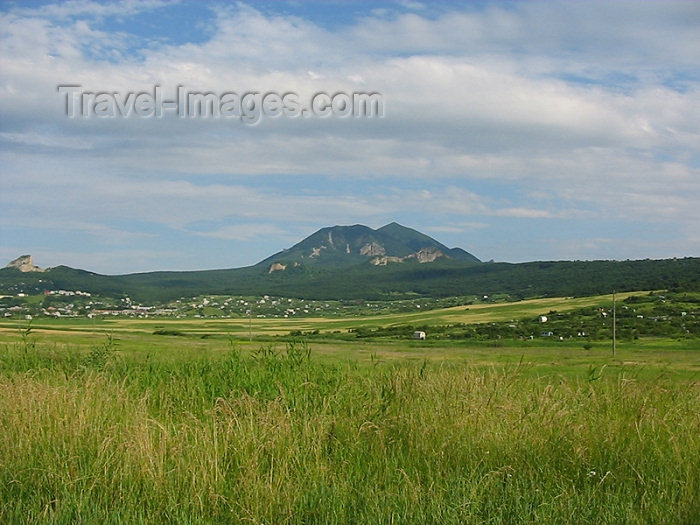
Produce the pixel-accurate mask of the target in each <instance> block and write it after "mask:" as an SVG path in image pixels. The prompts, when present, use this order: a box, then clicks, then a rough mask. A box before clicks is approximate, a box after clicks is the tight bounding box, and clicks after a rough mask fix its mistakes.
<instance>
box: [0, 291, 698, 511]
mask: <svg viewBox="0 0 700 525" xmlns="http://www.w3.org/2000/svg"><path fill="white" fill-rule="evenodd" d="M610 299H611V298H610V297H609V296H600V297H590V298H578V299H571V298H567V299H538V300H533V301H522V302H518V303H504V304H489V305H481V304H480V305H473V306H470V307H468V308H467V307H454V308H448V309H441V310H435V311H428V312H416V313H405V314H387V315H383V316H374V317H352V318H332V319H331V318H329V319H322V318H302V319H255V318H254V319H252V320H248V319H245V318H240V319H213V320H208V319H182V320H162V319H98V320H88V319H52V320H43V319H37V320H34V321H33V322H32V323H31V324H28V323H27V322H26V321H17V320H4V321H2V322H0V429H1V432H0V523H52V524H54V523H56V524H63V523H65V524H68V523H71V524H72V523H104V524H112V523H113V524H121V523H129V524H131V523H168V524H169V523H193V524H194V523H210V524H227V523H231V524H239V523H240V524H282V523H289V524H296V523H318V524H325V523H338V524H346V523H387V524H389V523H416V524H425V523H455V524H457V523H464V524H471V523H474V524H477V523H479V524H481V523H483V524H486V523H489V524H497V523H504V524H506V523H507V524H511V523H515V524H517V523H572V524H573V523H575V524H579V523H590V524H601V523H606V524H607V523H630V524H648V523H663V524H666V523H667V524H688V525H690V524H693V523H698V522H700V498H699V497H698V494H700V416H699V415H698V414H700V383H699V381H698V379H699V377H700V376H699V373H700V345H699V344H698V339H697V338H693V337H688V338H668V337H667V338H663V337H642V338H638V339H630V340H625V341H619V342H618V344H617V347H616V352H615V355H613V354H612V344H611V341H610V340H602V339H601V340H595V341H591V342H590V344H588V345H586V347H585V348H584V346H583V345H582V343H581V341H579V340H575V339H573V340H565V341H549V340H542V339H536V340H519V339H494V340H487V341H446V340H434V339H433V340H431V339H430V337H429V338H428V340H426V341H414V340H410V339H396V338H376V339H372V338H369V339H347V340H345V339H337V338H333V337H331V336H332V335H333V333H334V332H335V333H336V334H337V333H341V334H343V333H347V331H348V330H354V329H357V328H358V327H365V328H366V327H370V328H371V327H387V326H391V325H392V324H401V325H404V324H412V325H419V324H420V325H428V326H431V325H439V324H447V323H485V322H504V321H509V320H511V319H520V318H525V317H527V318H530V317H533V316H537V315H541V314H545V313H547V312H549V311H552V310H556V311H557V312H566V311H574V310H577V309H580V308H584V307H589V306H596V305H606V306H608V305H609V303H610ZM618 299H619V300H622V299H624V296H621V295H618ZM295 331H301V332H307V331H308V332H311V331H318V332H319V334H318V336H316V337H315V338H313V339H305V338H301V339H299V338H296V339H295V338H292V337H290V336H289V334H290V333H291V332H295ZM324 334H327V335H328V337H324Z"/></svg>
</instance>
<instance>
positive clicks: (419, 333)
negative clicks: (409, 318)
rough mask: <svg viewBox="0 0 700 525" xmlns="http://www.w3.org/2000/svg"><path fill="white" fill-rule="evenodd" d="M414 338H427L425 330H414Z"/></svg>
mask: <svg viewBox="0 0 700 525" xmlns="http://www.w3.org/2000/svg"><path fill="white" fill-rule="evenodd" d="M413 339H423V340H424V339H425V332H422V331H420V330H416V331H415V332H413Z"/></svg>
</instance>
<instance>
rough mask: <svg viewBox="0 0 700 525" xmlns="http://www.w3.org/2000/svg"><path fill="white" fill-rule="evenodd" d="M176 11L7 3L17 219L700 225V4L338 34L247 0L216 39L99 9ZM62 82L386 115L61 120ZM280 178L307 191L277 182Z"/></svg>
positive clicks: (422, 12)
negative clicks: (374, 103) (328, 105)
mask: <svg viewBox="0 0 700 525" xmlns="http://www.w3.org/2000/svg"><path fill="white" fill-rule="evenodd" d="M409 4H410V5H409ZM163 5H165V4H163V3H161V2H148V3H142V2H124V3H102V2H65V3H58V4H51V5H48V6H42V7H41V8H34V7H18V8H12V7H5V9H4V11H5V12H4V13H3V14H2V15H1V16H2V19H1V21H0V147H1V148H2V153H1V155H0V163H2V166H3V168H2V171H3V176H2V178H1V179H0V190H2V192H1V193H2V196H0V202H2V204H3V208H4V211H3V212H2V213H3V214H4V217H3V216H2V215H0V218H2V220H3V223H4V224H6V225H7V224H10V223H11V222H12V221H13V220H14V219H13V217H14V215H11V214H15V213H18V211H20V210H25V211H31V213H32V214H33V215H35V216H39V217H43V218H44V219H45V220H48V219H49V218H50V220H52V221H53V222H54V223H56V224H64V223H65V224H70V223H69V220H68V218H67V217H68V216H69V215H70V213H71V211H74V212H77V213H80V214H81V216H83V217H90V218H92V219H91V220H94V221H96V222H100V221H102V223H101V226H102V227H104V228H115V226H113V225H111V224H109V223H108V221H106V220H105V219H103V218H101V217H102V216H114V215H117V214H122V213H126V214H128V215H129V217H131V218H133V220H137V221H143V222H144V223H148V224H157V225H161V226H164V227H167V228H172V229H175V230H181V231H183V232H190V233H191V232H192V231H195V230H193V229H192V228H193V225H194V224H197V223H198V222H199V221H209V222H210V227H211V230H202V231H199V233H200V236H206V237H207V238H209V239H222V240H234V241H245V240H247V239H251V238H252V237H251V235H249V234H248V233H246V232H248V231H253V228H257V230H256V231H257V232H258V234H260V235H266V236H268V237H271V238H273V237H275V236H277V237H278V238H279V239H284V240H285V241H286V240H287V239H288V238H289V237H285V235H289V233H290V232H299V231H302V230H304V228H306V227H307V225H311V224H314V225H315V224H320V225H323V224H326V223H331V224H335V223H342V222H343V221H352V222H361V221H365V222H370V223H371V222H372V221H375V220H376V221H379V220H383V218H384V217H390V216H391V215H392V214H393V215H394V216H402V215H403V216H407V215H409V216H410V215H414V216H418V217H422V218H419V220H420V221H422V222H424V225H425V226H426V229H427V227H432V228H433V230H432V231H436V232H439V231H441V230H440V229H439V228H441V226H440V225H439V224H436V222H435V221H436V218H438V217H440V218H442V219H440V220H443V219H444V221H445V224H446V225H444V226H442V228H448V229H444V230H442V231H444V232H446V233H447V232H448V231H450V232H451V233H454V234H457V233H458V232H457V231H452V230H449V228H463V226H460V224H461V225H463V224H468V223H476V224H487V223H488V221H490V220H492V219H493V220H496V219H498V220H508V219H510V220H513V221H515V220H520V219H527V218H532V219H541V220H549V221H556V220H561V219H570V220H579V221H581V223H582V224H583V222H585V221H590V220H593V218H597V219H600V220H608V221H616V220H623V221H628V222H630V223H633V222H635V221H637V222H644V223H647V224H656V225H676V226H674V227H675V228H676V229H678V230H681V231H682V232H683V233H682V235H683V238H684V239H685V240H686V241H687V242H688V244H689V245H690V244H691V242H692V241H693V240H695V241H697V235H696V234H694V233H693V232H694V231H696V229H700V211H699V209H698V207H697V206H696V202H697V201H698V200H699V199H700V156H699V152H698V144H700V124H699V123H700V79H699V78H698V75H697V56H699V55H700V41H699V40H698V39H697V30H698V20H699V15H700V9H699V8H698V4H697V3H664V4H660V3H618V4H609V3H605V4H597V3H588V2H587V3H576V4H573V3H568V2H567V3H559V2H554V3H550V2H547V3H545V2H528V3H519V4H510V5H507V6H505V5H501V4H486V5H485V6H484V8H483V9H477V8H474V7H472V6H470V5H465V6H464V8H462V9H460V10H458V11H449V12H445V10H446V9H445V8H437V7H434V6H433V4H430V5H429V6H426V5H422V4H419V3H417V2H404V3H403V5H400V4H397V7H396V9H394V10H388V11H386V12H384V13H381V14H374V15H373V14H371V13H368V14H367V16H365V17H364V18H361V19H359V21H358V22H356V23H348V24H346V25H344V26H342V27H340V28H333V29H329V28H326V27H324V26H323V25H320V24H317V23H313V22H311V21H310V20H307V19H304V18H303V17H301V16H286V15H285V16H282V15H272V14H267V13H265V12H263V11H262V10H258V9H255V8H253V7H251V6H249V5H246V4H236V5H214V6H213V7H211V6H209V7H208V9H210V10H211V11H212V16H213V18H212V24H211V27H210V28H209V29H208V30H207V31H208V33H207V38H204V39H203V41H202V42H190V43H184V44H172V43H169V44H163V43H162V42H160V41H158V40H155V39H151V38H149V37H147V36H146V37H144V36H139V37H134V36H133V35H129V34H126V33H123V32H122V33H120V32H114V31H109V30H107V29H105V26H104V24H103V22H104V20H105V19H107V17H112V16H118V17H122V18H123V19H125V20H127V19H128V18H129V17H131V16H134V15H135V14H139V15H143V14H144V13H149V12H153V11H154V10H156V9H161V8H163V7H162V6H163ZM165 8H166V9H167V7H165ZM405 10H409V11H411V12H406V11H405ZM622 19H624V20H625V23H624V24H621V23H620V20H622ZM124 27H128V24H124ZM386 35H391V38H387V37H386ZM611 50H614V52H611ZM61 83H75V84H80V85H82V86H84V87H85V88H86V89H94V90H114V91H120V92H126V91H129V90H140V89H146V88H148V87H150V86H152V85H154V84H160V85H162V86H163V87H164V90H165V91H168V90H172V89H174V86H176V85H178V84H184V85H186V86H189V87H192V88H194V89H202V90H211V91H215V92H221V91H224V90H236V91H241V92H242V91H245V90H249V89H255V90H259V91H268V90H275V91H287V90H290V91H296V92H298V93H299V94H300V95H301V96H302V98H304V97H309V96H310V95H311V94H313V93H314V92H316V91H319V90H326V91H329V92H335V91H338V90H346V91H352V90H376V91H379V92H381V93H382V94H383V95H384V99H385V107H386V116H385V118H383V119H375V120H367V121H358V120H351V119H340V118H335V119H325V120H322V119H310V120H303V119H301V120H291V119H277V120H263V121H262V122H261V123H260V124H259V125H257V126H246V125H244V124H242V123H240V122H234V121H224V120H221V121H201V120H200V121H196V120H188V119H177V118H166V119H163V120H142V119H137V118H134V119H112V120H108V119H106V120H97V119H67V118H66V117H65V115H64V114H63V110H62V99H61V97H60V95H59V93H58V92H57V91H56V85H57V84H61ZM283 175H288V176H290V177H295V178H296V180H298V185H297V186H296V187H295V186H293V185H289V186H287V189H286V190H275V189H274V188H273V187H270V186H266V185H265V184H264V180H265V177H267V176H283ZM212 177H214V178H215V179H216V180H217V182H216V183H211V182H210V180H211V178H212ZM319 177H321V178H324V180H323V181H322V182H319ZM307 180H308V181H313V182H308V183H307V182H305V181H307ZM348 181H352V184H351V183H349V182H348ZM336 185H338V187H339V188H342V189H336V187H335V186H336ZM415 188H420V189H425V190H426V191H428V193H427V194H425V193H420V191H418V192H417V191H416V190H415ZM516 190H517V191H516ZM57 195H60V197H61V198H57ZM212 224H214V225H217V226H211V225H212ZM240 224H243V225H240ZM246 224H247V225H248V226H246ZM455 224H458V225H457V226H455ZM431 225H432V226H431ZM415 226H417V227H418V229H420V226H421V225H420V224H416V225H415ZM130 228H131V229H132V230H133V229H134V228H133V227H130ZM246 228H249V229H246ZM436 228H437V229H436ZM479 229H481V228H476V230H479ZM484 229H486V228H484ZM69 230H70V231H79V227H77V226H76V225H75V224H73V225H71V226H69ZM125 231H127V233H128V231H130V230H129V228H125ZM461 231H473V229H472V230H470V229H469V228H466V229H463V230H461ZM132 233H133V232H132ZM635 246H636V248H635ZM635 246H633V245H632V244H630V245H629V249H630V250H631V252H634V250H638V251H637V252H634V253H638V254H639V255H640V256H641V255H643V253H644V249H645V248H644V247H643V246H642V244H637V245H635Z"/></svg>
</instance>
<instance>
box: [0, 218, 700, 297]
mask: <svg viewBox="0 0 700 525" xmlns="http://www.w3.org/2000/svg"><path fill="white" fill-rule="evenodd" d="M35 268H37V267H35V266H34V264H33V262H32V260H31V256H22V257H20V258H19V259H16V260H15V261H13V262H12V263H11V264H10V265H8V267H5V268H2V269H0V295H1V294H17V293H28V294H38V293H43V292H45V291H47V290H61V289H63V290H74V291H77V290H81V291H83V292H90V293H92V294H97V295H103V296H111V297H121V296H125V295H128V296H129V297H131V298H132V299H134V300H135V301H139V302H142V303H147V304H148V303H156V302H160V301H168V300H172V299H177V298H179V297H192V296H195V295H200V294H222V295H265V294H269V295H276V296H285V297H302V298H307V299H353V300H355V299H356V300H382V299H392V298H405V297H417V296H431V297H447V296H457V295H477V296H480V295H494V294H508V295H509V296H511V297H512V298H528V297H542V296H550V297H551V296H584V295H594V294H599V293H607V292H610V291H612V290H617V291H620V292H622V291H636V290H662V289H668V290H700V258H697V257H695V258H693V257H687V258H682V259H661V260H649V259H645V260H641V261H540V262H528V263H518V264H510V263H482V262H480V261H479V260H478V259H477V258H476V257H474V256H473V255H471V254H470V253H468V252H466V251H464V250H462V249H460V248H448V247H446V246H445V245H443V244H441V243H439V242H438V241H436V240H435V239H432V238H431V237H429V236H427V235H424V234H422V233H420V232H418V231H416V230H413V229H411V228H406V227H405V226H401V225H400V224H397V223H391V224H387V225H386V226H383V227H381V228H378V229H376V230H375V229H372V228H369V227H367V226H362V225H359V224H358V225H354V226H333V227H329V228H322V229H320V230H318V231H317V232H316V233H314V234H312V235H310V236H309V237H307V238H306V239H303V240H302V241H300V242H299V243H297V244H295V245H294V246H292V247H291V248H289V249H287V250H283V251H281V252H278V253H276V254H274V255H272V256H271V257H268V258H267V259H265V260H263V261H261V262H259V263H258V264H256V265H253V266H247V267H245V268H232V269H222V270H204V271H183V272H145V273H137V274H128V275H100V274H97V273H93V272H88V271H85V270H78V269H74V268H69V267H67V266H57V267H55V268H47V269H46V270H45V271H43V272H41V271H37V270H35ZM26 270H30V271H26ZM31 270H33V271H31Z"/></svg>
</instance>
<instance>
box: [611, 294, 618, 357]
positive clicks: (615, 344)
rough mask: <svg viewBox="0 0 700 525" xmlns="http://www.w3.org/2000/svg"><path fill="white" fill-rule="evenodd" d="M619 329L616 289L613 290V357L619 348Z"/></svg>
mask: <svg viewBox="0 0 700 525" xmlns="http://www.w3.org/2000/svg"><path fill="white" fill-rule="evenodd" d="M616 329H617V316H616V308H615V290H613V348H612V351H613V357H615V351H616V350H617V348H616V347H617V334H616V333H615V331H616Z"/></svg>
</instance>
